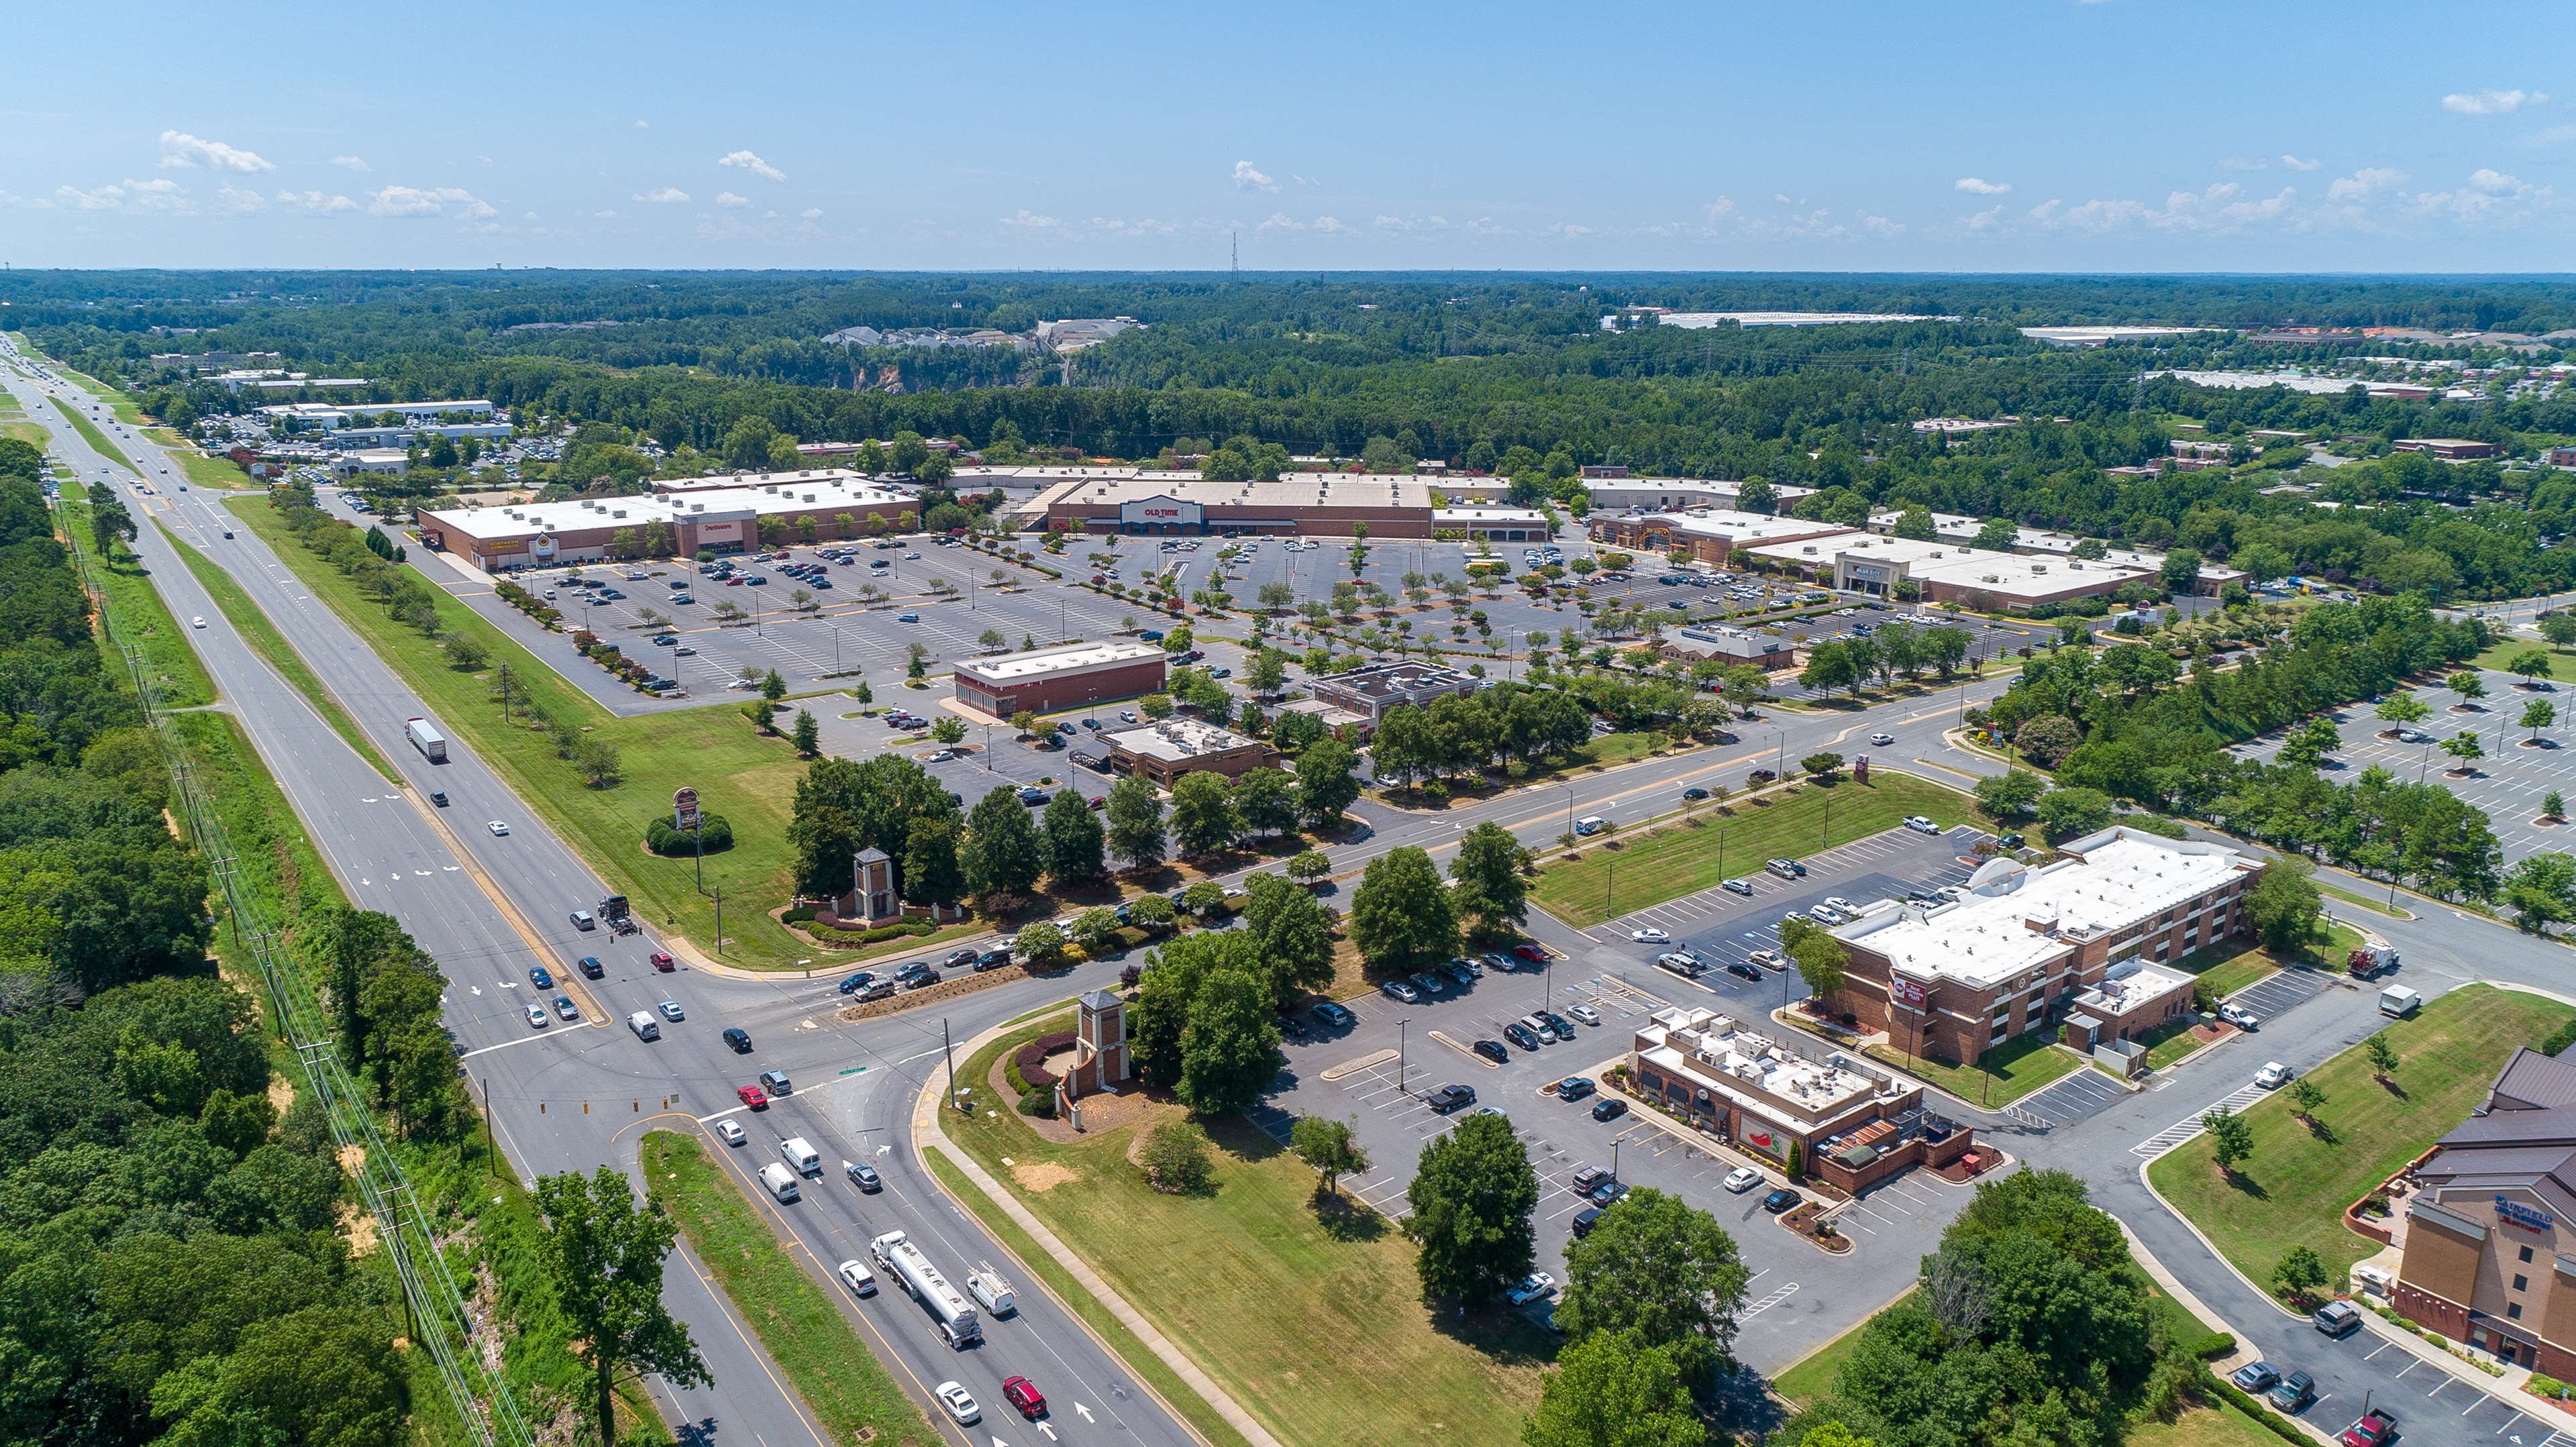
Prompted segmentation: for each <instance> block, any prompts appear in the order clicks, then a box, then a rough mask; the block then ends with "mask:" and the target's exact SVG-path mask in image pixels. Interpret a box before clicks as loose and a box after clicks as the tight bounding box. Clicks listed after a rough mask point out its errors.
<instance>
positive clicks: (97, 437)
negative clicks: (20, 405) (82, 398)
mask: <svg viewBox="0 0 2576 1447" xmlns="http://www.w3.org/2000/svg"><path fill="white" fill-rule="evenodd" d="M51 400H52V401H53V404H54V408H55V410H57V411H59V412H61V413H62V414H63V415H64V416H65V417H67V418H69V419H71V424H72V430H73V431H75V432H78V433H79V434H80V435H81V440H82V441H84V442H87V443H88V444H89V445H90V447H91V448H92V449H93V450H94V451H96V452H97V453H98V455H99V456H101V457H104V458H106V459H107V460H108V461H110V462H122V463H124V464H125V467H126V470H127V471H129V472H132V473H134V474H135V475H136V476H138V477H139V476H141V475H142V473H143V469H141V468H139V467H136V466H135V465H134V463H133V462H132V460H130V459H129V458H127V457H126V455H125V454H124V453H122V452H119V451H117V450H116V444H115V443H113V442H110V441H108V440H107V434H106V433H104V432H101V431H99V430H98V425H97V424H96V423H94V422H92V421H90V420H89V419H88V418H86V417H83V416H82V415H81V414H80V411H79V409H77V408H75V407H73V406H72V404H70V403H69V402H66V401H64V400H63V399H62V398H60V397H56V398H53V399H51Z"/></svg>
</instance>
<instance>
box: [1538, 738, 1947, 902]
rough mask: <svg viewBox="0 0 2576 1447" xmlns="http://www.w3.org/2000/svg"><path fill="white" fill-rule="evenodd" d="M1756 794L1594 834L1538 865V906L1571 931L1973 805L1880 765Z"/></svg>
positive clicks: (1944, 825) (1944, 820)
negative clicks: (1912, 818) (1649, 824)
mask: <svg viewBox="0 0 2576 1447" xmlns="http://www.w3.org/2000/svg"><path fill="white" fill-rule="evenodd" d="M1765 797H1766V798H1767V799H1768V800H1769V802H1768V803H1757V802H1754V801H1751V800H1747V801H1744V802H1740V803H1737V804H1734V805H1732V806H1731V807H1732V808H1733V809H1734V810H1735V813H1734V816H1733V817H1732V818H1729V817H1727V816H1725V815H1722V814H1719V813H1718V812H1717V811H1716V810H1715V809H1714V808H1703V809H1701V810H1699V811H1697V812H1695V813H1694V814H1692V815H1691V816H1690V817H1689V818H1688V819H1686V820H1676V821H1674V822H1672V823H1669V824H1664V825H1661V826H1659V827H1657V828H1654V829H1652V830H1649V831H1647V832H1644V833H1639V834H1627V835H1620V836H1616V837H1614V838H1612V839H1610V840H1608V841H1602V840H1594V841H1592V842H1591V843H1589V844H1586V845H1585V846H1583V849H1582V853H1581V856H1580V857H1579V858H1566V859H1556V860H1551V861H1550V862H1549V863H1547V864H1546V865H1545V866H1543V867H1542V868H1541V869H1540V871H1539V877H1538V887H1537V890H1536V891H1535V897H1536V898H1537V900H1538V903H1539V904H1540V905H1541V906H1542V907H1544V908H1545V909H1546V910H1547V912H1548V913H1550V914H1552V915H1555V916H1556V917H1557V918H1558V919H1561V920H1563V921H1565V922H1566V923H1567V924H1570V925H1572V926H1574V927H1575V928H1577V929H1581V928H1583V927H1584V926H1586V925H1595V924H1599V923H1600V922H1601V921H1603V920H1605V919H1616V918H1618V917H1619V916H1621V915H1623V914H1629V913H1632V912H1634V911H1636V910H1641V909H1644V908H1646V907H1647V906H1648V905H1655V904H1661V903H1663V902H1664V901H1665V900H1668V899H1679V898H1681V897H1682V896H1683V895H1686V894H1696V893H1698V892H1699V891H1701V890H1703V889H1707V888H1710V887H1711V886H1713V885H1716V884H1718V883H1720V882H1722V881H1724V880H1726V879H1728V878H1730V877H1732V876H1734V875H1738V874H1752V873H1755V872H1757V871H1759V870H1760V869H1761V868H1762V862H1763V861H1764V860H1766V859H1771V858H1775V857H1785V858H1790V859H1795V858H1798V857H1800V856H1803V855H1808V854H1816V853H1820V852H1822V851H1824V850H1827V849H1831V848H1833V847H1834V846H1835V845H1838V844H1849V843H1850V842H1852V841H1853V840H1855V839H1865V838H1867V837H1868V836H1870V835H1872V834H1876V833H1878V832H1880V831H1881V830H1885V829H1893V828H1895V827H1896V825H1897V824H1898V822H1899V821H1901V820H1903V819H1904V818H1905V817H1906V816H1907V815H1909V814H1922V815H1925V816H1927V817H1929V818H1930V819H1931V820H1932V821H1933V822H1934V823H1936V824H1939V825H1940V826H1941V827H1942V828H1944V829H1947V828H1949V827H1950V826H1952V825H1954V824H1962V823H1966V822H1968V820H1969V818H1970V817H1971V811H1972V807H1973V806H1972V805H1971V804H1970V802H1969V800H1968V797H1967V796H1966V795H1964V794H1961V793H1959V792H1957V791H1956V790H1953V789H1948V788H1944V787H1943V786H1941V785H1939V784H1935V783H1932V782H1931V781H1929V780H1927V779H1920V778H1916V777H1915V776H1913V775H1911V774H1899V773H1892V772H1889V771H1887V770H1883V769H1882V770H1878V771H1875V772H1874V773H1873V774H1872V775H1871V777H1870V781H1869V782H1868V783H1866V784H1858V783H1854V782H1852V781H1851V780H1849V779H1845V780H1843V781H1842V782H1841V783H1838V784H1832V785H1808V786H1805V787H1802V788H1798V789H1795V790H1793V791H1791V792H1789V793H1786V794H1775V795H1769V796H1765Z"/></svg>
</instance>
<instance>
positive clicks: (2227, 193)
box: [1973, 181, 2298, 235]
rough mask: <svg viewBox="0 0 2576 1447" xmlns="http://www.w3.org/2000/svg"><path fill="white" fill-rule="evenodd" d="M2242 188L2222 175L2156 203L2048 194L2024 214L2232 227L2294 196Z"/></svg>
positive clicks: (2076, 225) (2058, 222)
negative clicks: (2068, 199)
mask: <svg viewBox="0 0 2576 1447" xmlns="http://www.w3.org/2000/svg"><path fill="white" fill-rule="evenodd" d="M2244 190H2245V188H2244V187H2242V186H2239V185H2237V184H2236V183H2235V182H2233V181H2221V182H2219V183H2218V184H2216V185H2214V186H2209V187H2206V188H2204V189H2202V190H2199V191H2174V192H2169V193H2167V195H2166V196H2165V200H2164V204H2163V205H2161V206H2158V205H2155V204H2153V203H2150V202H2146V201H2139V200H2135V199H2131V198H2128V197H2098V198H2096V199H2093V200H2090V201H2082V202H2078V203H2076V204H2075V205H2072V206H2069V205H2067V204H2066V203H2065V201H2063V200H2062V199H2060V198H2057V197H2050V198H2049V199H2048V200H2046V201H2042V202H2041V203H2039V204H2038V205H2036V206H2034V207H2032V208H2030V210H2029V211H2028V212H2026V213H2024V216H2023V220H2024V221H2025V222H2027V223H2028V224H2030V225H2032V226H2036V227H2038V228H2040V229H2041V230H2045V231H2076V232H2084V233H2087V234H2091V235H2107V234H2111V233H2117V232H2125V231H2132V230H2142V231H2235V230H2241V229H2243V228H2245V227H2249V226H2257V225H2264V224H2268V223H2271V222H2275V221H2279V220H2281V219H2283V218H2284V217H2286V216H2288V215H2289V213H2290V203H2291V202H2292V201H2293V200H2295V199H2296V198H2297V196H2298V192H2297V191H2296V190H2295V189H2293V188H2291V187H2287V186H2284V187H2282V188H2281V189H2280V190H2279V191H2278V192H2276V193H2274V194H2272V195H2270V196H2264V197H2258V198H2254V199H2250V200H2249V199H2245V197H2244ZM1973 229H1979V230H1988V229H1994V230H2000V229H2002V228H2001V227H1976V228H1973Z"/></svg>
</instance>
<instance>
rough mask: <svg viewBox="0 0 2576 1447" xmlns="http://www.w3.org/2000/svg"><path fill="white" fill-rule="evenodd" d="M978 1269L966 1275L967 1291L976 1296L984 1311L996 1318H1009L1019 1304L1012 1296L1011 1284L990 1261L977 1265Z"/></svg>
mask: <svg viewBox="0 0 2576 1447" xmlns="http://www.w3.org/2000/svg"><path fill="white" fill-rule="evenodd" d="M976 1266H977V1269H976V1270H973V1271H969V1272H967V1273H966V1289H967V1290H968V1291H969V1292H972V1293H973V1294H974V1297H975V1299H976V1300H977V1301H980V1302H982V1303H983V1304H984V1309H985V1310H986V1311H989V1312H991V1313H992V1314H993V1315H995V1316H1009V1315H1010V1314H1011V1312H1012V1311H1013V1310H1014V1309H1016V1308H1017V1307H1018V1305H1019V1302H1018V1300H1017V1299H1016V1298H1014V1297H1013V1296H1012V1295H1011V1283H1009V1282H1007V1281H1005V1280H1003V1279H1002V1273H1000V1272H998V1271H995V1270H994V1269H993V1263H992V1262H990V1261H981V1262H977V1263H976Z"/></svg>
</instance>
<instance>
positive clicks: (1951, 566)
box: [1752, 532, 2151, 599]
mask: <svg viewBox="0 0 2576 1447" xmlns="http://www.w3.org/2000/svg"><path fill="white" fill-rule="evenodd" d="M1752 552H1753V553H1754V554H1755V555H1756V556H1758V557H1765V558H1776V559H1779V560H1780V561H1782V562H1787V563H1794V564H1797V565H1798V566H1800V567H1810V568H1830V567H1832V566H1833V564H1834V560H1835V559H1836V558H1837V557H1840V556H1843V555H1845V554H1849V555H1851V556H1853V557H1854V558H1856V559H1857V560H1858V561H1861V562H1864V563H1879V564H1884V565H1887V566H1891V567H1894V566H1902V567H1903V568H1904V569H1905V574H1906V576H1907V577H1909V578H1913V579H1915V580H1917V581H1920V582H1937V583H1946V584H1949V585H1950V586H1952V587H1958V588H1969V589H1974V590H1977V591H1980V592H1986V593H1992V594H1994V595H1995V596H1996V597H1998V598H2014V599H2017V598H2036V597H2045V596H2052V595H2055V594H2058V593H2063V592H2065V591H2066V589H2067V588H2068V587H2069V586H2070V583H2069V579H2070V577H2071V578H2072V579H2074V580H2075V581H2077V582H2098V581H2100V579H2101V575H2102V574H2105V573H2108V574H2110V575H2112V576H2113V577H2114V578H2116V579H2118V580H2119V581H2121V582H2127V581H2129V580H2130V579H2132V578H2139V577H2144V576H2146V575H2147V573H2148V572H2149V571H2151V570H2149V569H2146V568H2140V567H2132V566H2127V565H2123V564H2119V563H2113V562H2109V561H2102V562H2089V563H2088V562H2081V561H2078V560H2076V559H2073V558H2066V557H2059V556H2054V555H2049V556H2041V557H2028V556H2025V555H2023V554H2020V553H1994V552H1987V551H1985V550H1983V549H1980V548H1968V547H1962V546H1960V545H1959V544H1957V543H1945V542H1929V543H1927V542H1920V541H1917V540H1915V539H1913V538H1891V537H1881V536H1879V535H1878V534H1876V533H1863V532H1843V533H1837V534H1835V535H1833V536H1830V537H1822V538H1810V539H1807V540H1805V541H1792V542H1785V543H1769V544H1765V545H1763V546H1761V547H1757V548H1754V549H1752Z"/></svg>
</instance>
